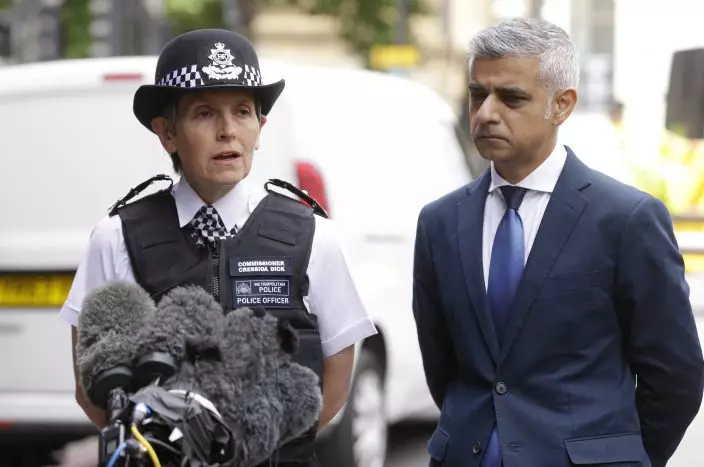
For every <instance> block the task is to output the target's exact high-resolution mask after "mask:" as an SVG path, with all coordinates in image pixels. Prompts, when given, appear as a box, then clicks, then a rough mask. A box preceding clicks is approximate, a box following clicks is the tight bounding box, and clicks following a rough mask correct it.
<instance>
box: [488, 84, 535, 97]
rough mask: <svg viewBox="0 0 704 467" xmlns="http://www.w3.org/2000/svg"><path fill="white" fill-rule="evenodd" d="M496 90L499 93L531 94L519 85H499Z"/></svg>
mask: <svg viewBox="0 0 704 467" xmlns="http://www.w3.org/2000/svg"><path fill="white" fill-rule="evenodd" d="M496 92H498V93H499V94H508V95H513V96H526V97H528V96H530V93H529V92H527V91H526V90H524V89H521V88H519V87H517V86H499V87H497V88H496Z"/></svg>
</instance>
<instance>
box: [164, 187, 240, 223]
mask: <svg viewBox="0 0 704 467" xmlns="http://www.w3.org/2000/svg"><path fill="white" fill-rule="evenodd" d="M250 194H251V186H250V183H249V182H248V181H247V180H246V179H244V180H241V181H240V182H238V183H237V185H235V187H234V188H233V189H231V190H230V191H228V192H227V194H225V196H223V197H222V198H220V199H219V200H217V201H216V202H215V203H213V207H215V209H217V211H218V214H219V215H220V218H221V219H222V222H223V224H225V228H226V229H227V230H228V231H229V230H232V229H233V228H234V227H235V226H237V227H238V228H241V227H242V224H244V222H245V221H246V220H247V218H248V217H249V215H250V214H251V212H252V209H253V206H252V202H251V201H252V200H251V199H250ZM172 195H173V197H174V201H175V202H176V211H177V212H178V222H179V225H180V226H181V227H184V226H185V225H186V224H188V223H189V222H191V220H192V219H193V217H194V216H195V215H196V213H197V212H198V210H199V209H200V208H201V207H202V206H203V205H205V204H206V203H205V201H203V200H202V199H201V197H200V196H198V193H196V192H195V190H194V189H193V188H192V187H191V185H190V184H189V183H188V181H187V180H186V177H181V178H180V180H179V181H178V182H177V183H176V184H175V185H174V188H173V190H172Z"/></svg>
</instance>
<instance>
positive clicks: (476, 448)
mask: <svg viewBox="0 0 704 467" xmlns="http://www.w3.org/2000/svg"><path fill="white" fill-rule="evenodd" d="M481 452H482V443H480V442H479V441H477V442H476V443H474V445H473V446H472V453H473V454H475V455H476V454H479V453H481Z"/></svg>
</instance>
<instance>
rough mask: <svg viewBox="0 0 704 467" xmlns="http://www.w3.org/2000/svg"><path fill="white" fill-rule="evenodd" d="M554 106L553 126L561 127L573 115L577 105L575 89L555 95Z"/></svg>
mask: <svg viewBox="0 0 704 467" xmlns="http://www.w3.org/2000/svg"><path fill="white" fill-rule="evenodd" d="M552 105H553V113H552V124H553V125H555V126H560V125H562V124H563V123H564V122H565V120H567V118H568V117H569V116H570V115H572V111H573V110H574V108H575V106H576V105H577V91H575V90H574V89H565V90H563V91H560V92H559V93H557V94H556V95H555V98H554V100H553V104H552Z"/></svg>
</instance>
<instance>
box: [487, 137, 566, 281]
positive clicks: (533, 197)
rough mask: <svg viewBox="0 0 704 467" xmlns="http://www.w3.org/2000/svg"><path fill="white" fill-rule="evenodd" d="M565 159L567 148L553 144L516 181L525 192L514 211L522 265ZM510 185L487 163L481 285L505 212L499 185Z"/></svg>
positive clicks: (528, 252) (526, 258) (492, 165)
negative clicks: (520, 231)
mask: <svg viewBox="0 0 704 467" xmlns="http://www.w3.org/2000/svg"><path fill="white" fill-rule="evenodd" d="M566 160H567V150H566V149H565V147H564V146H563V145H561V144H556V145H555V149H553V151H552V153H551V154H550V155H549V156H548V158H547V159H545V160H544V161H543V163H542V164H540V165H539V166H538V168H536V169H535V170H534V171H533V172H531V174H530V175H528V176H527V177H526V178H524V179H523V180H521V181H520V182H518V183H517V184H516V186H519V187H521V188H525V189H527V190H528V191H527V192H526V194H525V196H524V197H523V202H522V203H521V205H520V207H519V208H518V214H519V215H520V216H521V220H522V221H523V235H524V241H525V253H526V254H525V258H524V259H523V264H525V262H526V261H527V260H528V255H529V254H530V250H531V247H532V246H533V242H534V241H535V236H536V235H537V234H538V228H539V227H540V222H541V221H542V220H543V214H545V208H547V207H548V202H549V201H550V196H551V195H552V192H553V190H554V189H555V185H557V180H558V178H560V174H561V173H562V168H563V167H564V166H565V161H566ZM506 185H510V183H509V182H507V181H506V180H504V179H503V178H502V177H501V175H499V174H498V172H497V171H496V169H495V168H494V164H493V163H492V164H491V185H490V186H489V194H488V195H487V197H486V203H485V205H484V225H483V229H484V230H483V239H484V241H483V244H482V260H483V263H484V264H483V265H484V286H485V287H487V288H488V287H489V266H490V265H491V250H492V248H493V246H494V237H495V236H496V230H497V229H498V228H499V223H500V222H501V218H502V217H503V216H504V213H505V212H506V203H505V202H504V199H503V195H502V194H501V190H499V188H501V187H502V186H506Z"/></svg>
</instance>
